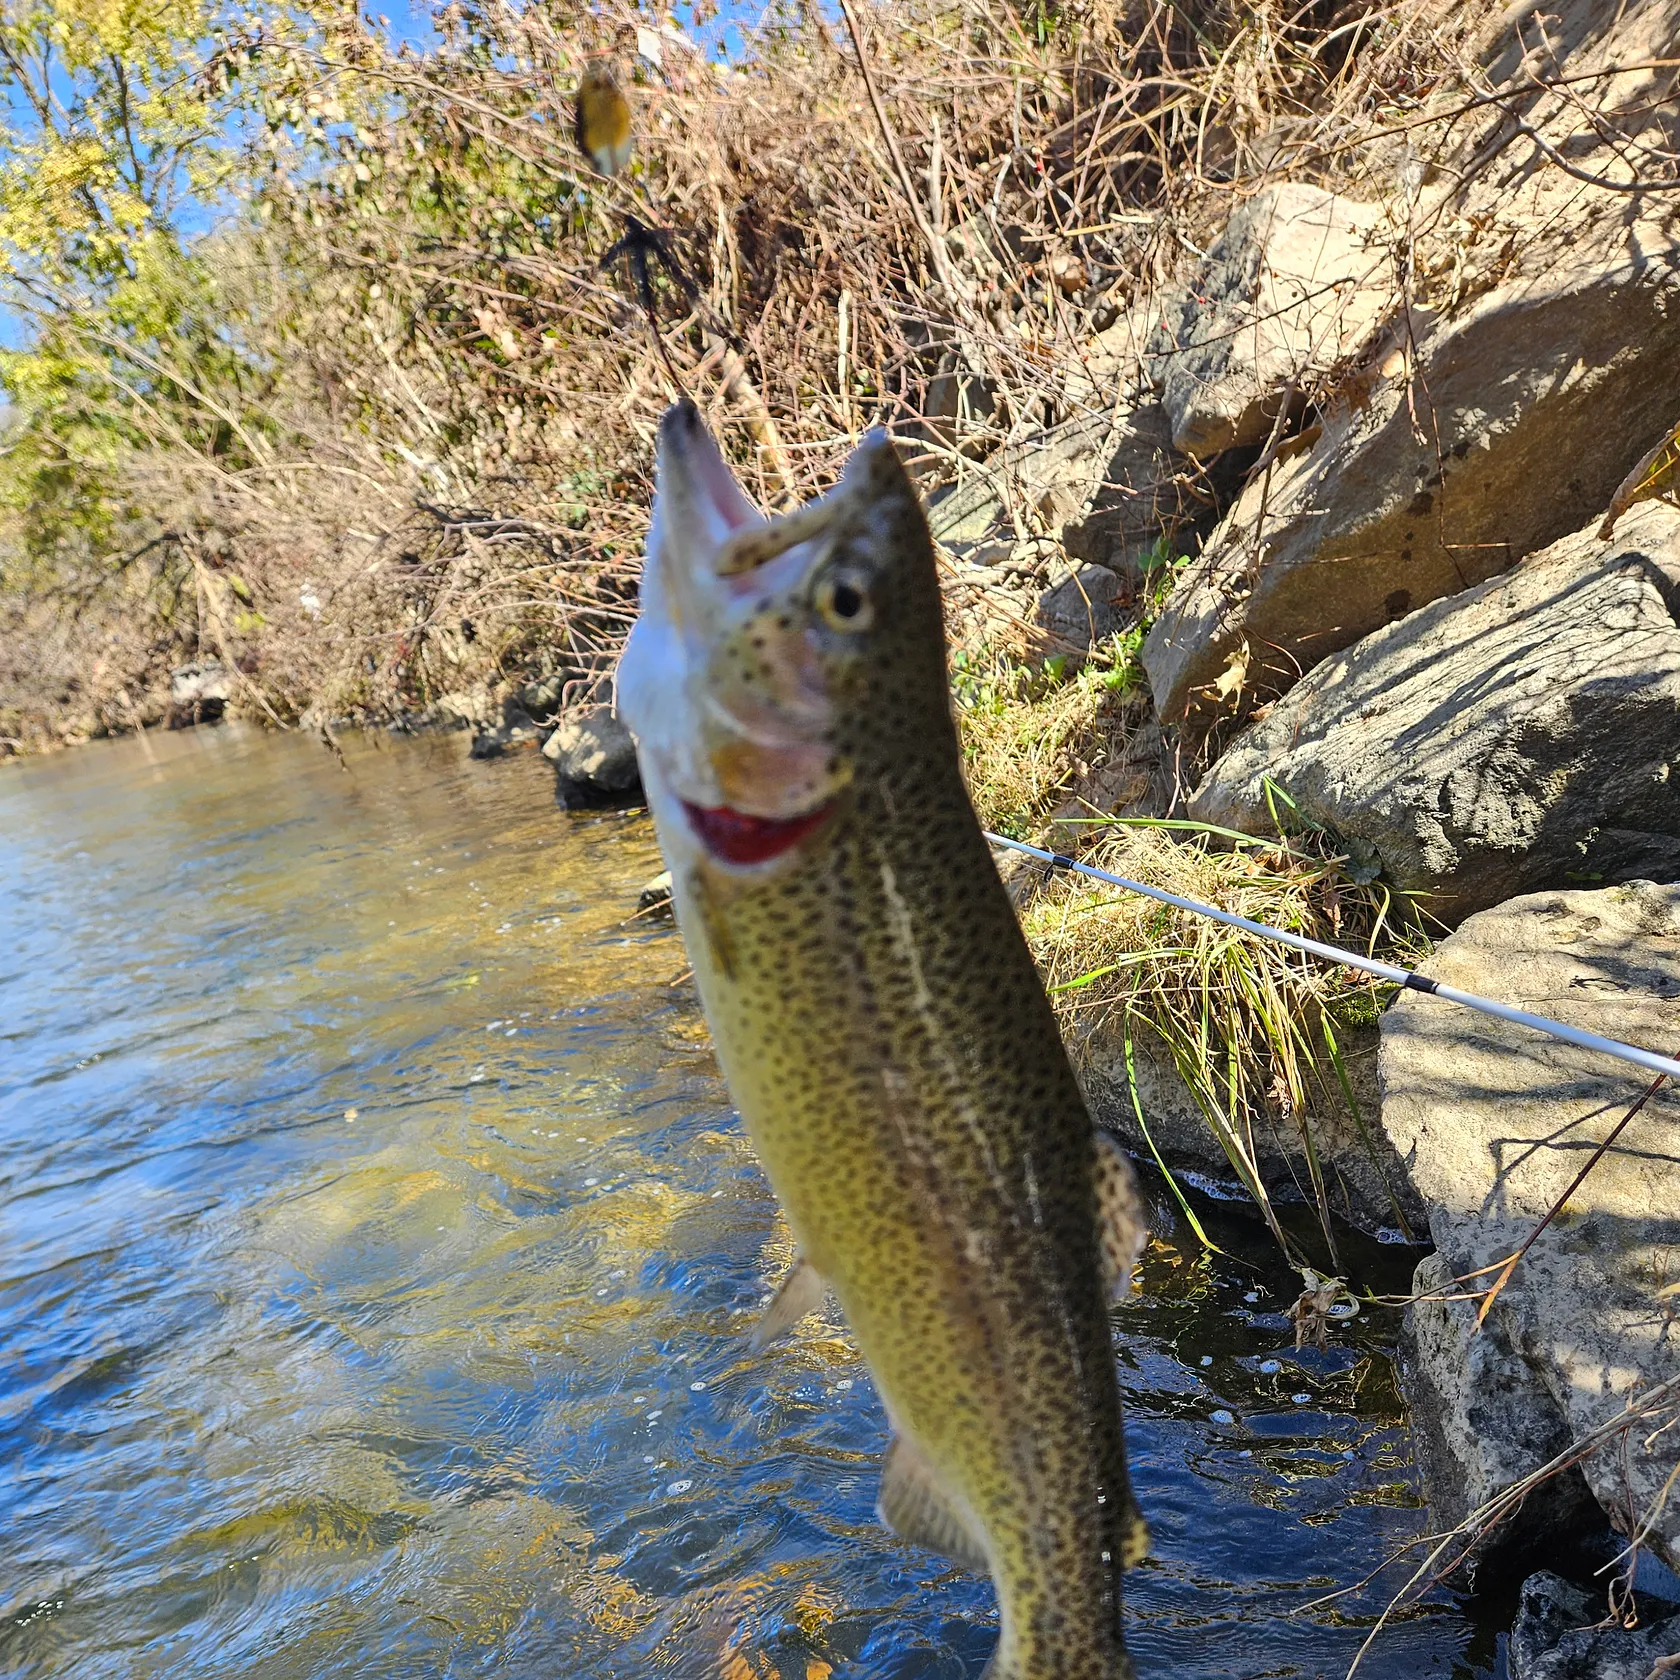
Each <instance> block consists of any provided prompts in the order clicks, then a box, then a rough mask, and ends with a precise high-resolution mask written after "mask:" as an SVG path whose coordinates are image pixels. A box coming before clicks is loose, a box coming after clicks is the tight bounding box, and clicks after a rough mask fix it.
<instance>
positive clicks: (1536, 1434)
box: [1379, 882, 1680, 1568]
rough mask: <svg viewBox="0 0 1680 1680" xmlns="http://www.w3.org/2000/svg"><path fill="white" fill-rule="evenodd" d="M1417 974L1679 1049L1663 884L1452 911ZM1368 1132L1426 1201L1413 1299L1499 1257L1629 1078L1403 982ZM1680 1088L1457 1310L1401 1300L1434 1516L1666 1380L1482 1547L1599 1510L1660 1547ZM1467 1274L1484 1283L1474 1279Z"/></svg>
mask: <svg viewBox="0 0 1680 1680" xmlns="http://www.w3.org/2000/svg"><path fill="white" fill-rule="evenodd" d="M1430 972H1431V973H1432V974H1434V975H1435V976H1436V977H1437V978H1439V979H1442V980H1445V981H1447V982H1449V983H1451V984H1453V985H1457V986H1461V987H1464V988H1466V989H1468V990H1472V991H1478V992H1481V993H1483V994H1485V995H1490V996H1494V997H1497V998H1499V999H1501V1000H1503V1001H1505V1002H1510V1003H1515V1004H1517V1005H1519V1006H1523V1007H1527V1008H1531V1009H1534V1010H1536V1011H1537V1012H1539V1013H1543V1014H1547V1015H1551V1016H1553V1017H1555V1018H1557V1019H1560V1020H1563V1021H1566V1022H1569V1023H1570V1024H1572V1025H1575V1026H1579V1027H1584V1028H1587V1029H1589V1030H1591V1031H1594V1032H1599V1033H1603V1034H1605V1035H1607V1036H1611V1037H1616V1038H1621V1039H1626V1040H1630V1041H1632V1042H1635V1043H1641V1044H1645V1045H1649V1046H1652V1047H1655V1048H1672V1047H1673V1046H1675V1045H1676V1044H1680V886H1667V887H1659V886H1654V885H1652V884H1651V883H1649V882H1635V883H1632V884H1630V885H1627V886H1623V887H1612V888H1609V889H1606V890H1603V891H1598V892H1559V893H1538V894H1534V895H1531V896H1529V897H1526V898H1520V899H1513V900H1511V901H1510V902H1508V903H1506V904H1502V905H1500V906H1499V907H1498V908H1497V909H1493V910H1488V911H1484V912H1483V913H1482V914H1480V915H1478V916H1474V917H1472V918H1471V919H1470V920H1469V921H1467V922H1466V923H1465V924H1464V926H1463V927H1462V928H1461V929H1460V930H1459V931H1458V932H1457V933H1456V934H1454V935H1453V936H1452V937H1451V938H1450V939H1448V940H1446V941H1445V942H1444V943H1443V944H1442V945H1441V946H1440V947H1439V949H1438V950H1437V951H1436V953H1435V955H1434V958H1433V959H1432V961H1431V963H1430ZM1379 1077H1380V1081H1381V1085H1382V1125H1383V1130H1384V1132H1385V1134H1386V1135H1387V1138H1388V1141H1389V1142H1390V1144H1391V1145H1392V1146H1393V1148H1394V1150H1395V1152H1396V1154H1397V1155H1398V1156H1399V1157H1400V1159H1401V1160H1402V1161H1403V1162H1404V1163H1405V1166H1406V1170H1407V1172H1408V1174H1409V1176H1410V1178H1411V1182H1412V1185H1413V1187H1414V1189H1415V1190H1416V1191H1417V1193H1418V1194H1419V1195H1420V1196H1421V1197H1422V1199H1423V1201H1424V1202H1425V1203H1426V1204H1427V1206H1428V1209H1429V1225H1430V1231H1431V1234H1432V1236H1433V1237H1434V1240H1435V1244H1436V1248H1437V1253H1436V1254H1435V1255H1434V1256H1432V1257H1431V1258H1430V1259H1429V1260H1426V1261H1425V1262H1423V1264H1422V1265H1420V1266H1419V1268H1418V1272H1417V1277H1416V1281H1415V1288H1416V1289H1417V1290H1418V1291H1419V1292H1424V1291H1430V1292H1441V1293H1454V1294H1461V1293H1463V1292H1464V1291H1463V1289H1462V1287H1461V1288H1457V1289H1447V1288H1446V1285H1447V1282H1448V1280H1449V1279H1451V1278H1454V1277H1460V1278H1462V1277H1464V1276H1466V1275H1467V1274H1468V1273H1470V1272H1472V1271H1475V1270H1477V1269H1478V1268H1481V1267H1485V1266H1489V1265H1492V1264H1494V1263H1496V1262H1499V1261H1502V1260H1503V1259H1505V1258H1506V1257H1507V1256H1509V1255H1510V1254H1512V1253H1514V1252H1515V1251H1516V1250H1517V1249H1518V1248H1519V1247H1521V1245H1522V1244H1523V1242H1524V1241H1525V1240H1526V1239H1527V1238H1528V1236H1529V1235H1530V1233H1531V1232H1532V1231H1533V1230H1534V1228H1535V1227H1536V1225H1538V1224H1539V1222H1540V1221H1541V1219H1542V1218H1544V1216H1545V1215H1546V1213H1547V1212H1548V1211H1549V1210H1550V1209H1551V1208H1552V1206H1553V1205H1554V1203H1556V1202H1557V1201H1558V1200H1559V1198H1560V1197H1562V1195H1563V1193H1564V1191H1565V1190H1566V1189H1567V1188H1568V1186H1569V1184H1570V1183H1571V1181H1572V1180H1573V1179H1574V1178H1575V1176H1576V1175H1577V1174H1578V1173H1579V1172H1580V1170H1581V1168H1582V1167H1583V1166H1584V1165H1585V1164H1586V1161H1587V1159H1588V1157H1589V1156H1590V1155H1591V1153H1592V1151H1593V1150H1594V1148H1595V1147H1596V1146H1597V1144H1598V1143H1599V1142H1600V1141H1602V1140H1603V1139H1604V1138H1605V1137H1606V1136H1607V1134H1608V1133H1609V1131H1610V1129H1611V1128H1612V1127H1613V1126H1614V1125H1615V1124H1616V1123H1617V1122H1618V1121H1619V1120H1620V1119H1621V1118H1622V1116H1623V1115H1624V1114H1625V1113H1626V1111H1627V1109H1628V1108H1629V1107H1630V1106H1631V1105H1632V1103H1633V1102H1634V1100H1635V1099H1636V1098H1637V1097H1638V1096H1639V1094H1640V1093H1641V1091H1642V1090H1643V1089H1644V1088H1645V1084H1646V1081H1645V1080H1644V1079H1643V1078H1642V1077H1641V1076H1640V1075H1639V1073H1638V1072H1637V1070H1634V1069H1623V1068H1621V1067H1620V1066H1619V1065H1618V1064H1617V1063H1615V1062H1613V1061H1610V1060H1608V1059H1607V1058H1604V1057H1601V1056H1598V1055H1592V1054H1589V1053H1587V1052H1585V1051H1578V1050H1574V1049H1571V1048H1569V1047H1568V1046H1565V1045H1562V1044H1558V1043H1555V1042H1553V1041H1551V1040H1548V1039H1545V1038H1542V1037H1540V1036H1539V1035H1536V1034H1534V1033H1531V1032H1528V1031H1526V1030H1524V1029H1521V1028H1517V1027H1514V1026H1505V1025H1503V1024H1501V1023H1498V1022H1494V1021H1491V1020H1487V1019H1485V1018H1483V1017H1480V1016H1476V1015H1472V1014H1470V1013H1469V1012H1468V1011H1465V1010H1462V1009H1457V1008H1454V1007H1452V1006H1450V1005H1447V1004H1443V1003H1441V1002H1440V1001H1438V1000H1436V999H1432V998H1429V997H1426V996H1420V995H1417V994H1415V993H1409V992H1408V993H1403V994H1402V995H1401V996H1400V998H1399V999H1398V1000H1397V1001H1396V1002H1395V1003H1394V1005H1393V1006H1392V1007H1391V1008H1390V1009H1389V1010H1388V1011H1387V1013H1386V1014H1385V1015H1384V1016H1383V1018H1382V1046H1381V1051H1380V1055H1379ZM1677 1279H1680V1093H1676V1092H1674V1091H1672V1090H1670V1089H1667V1088H1664V1089H1663V1090H1661V1091H1659V1092H1658V1093H1657V1094H1656V1095H1655V1096H1653V1097H1652V1098H1651V1099H1650V1100H1649V1101H1648V1102H1647V1104H1646V1106H1645V1108H1644V1110H1643V1111H1642V1112H1641V1113H1640V1114H1639V1115H1638V1116H1637V1117H1636V1118H1635V1119H1634V1120H1633V1121H1632V1122H1631V1123H1630V1124H1629V1125H1628V1127H1627V1129H1626V1130H1625V1131H1624V1132H1623V1133H1622V1134H1621V1136H1620V1138H1619V1139H1618V1141H1617V1143H1616V1144H1615V1146H1614V1147H1613V1148H1612V1149H1611V1150H1610V1151H1609V1152H1608V1153H1607V1154H1605V1155H1604V1156H1603V1157H1602V1159H1601V1160H1600V1161H1599V1163H1598V1164H1597V1165H1596V1166H1595V1167H1594V1169H1593V1171H1592V1172H1591V1174H1590V1175H1589V1176H1588V1177H1587V1179H1586V1180H1585V1182H1584V1184H1583V1185H1582V1186H1581V1188H1580V1189H1579V1190H1577V1191H1575V1192H1574V1193H1573V1194H1572V1195H1571V1196H1570V1198H1569V1201H1568V1204H1567V1208H1566V1210H1565V1212H1564V1213H1563V1214H1562V1215H1561V1216H1560V1217H1559V1218H1557V1219H1555V1220H1554V1221H1553V1223H1552V1224H1551V1225H1550V1226H1549V1227H1548V1228H1547V1229H1546V1230H1545V1231H1544V1232H1543V1233H1542V1234H1541V1236H1540V1237H1539V1238H1538V1240H1537V1241H1536V1242H1535V1243H1534V1245H1533V1247H1532V1248H1531V1249H1530V1250H1529V1251H1528V1254H1527V1256H1526V1258H1525V1259H1524V1260H1523V1262H1522V1264H1521V1265H1520V1266H1519V1267H1518V1268H1517V1269H1516V1271H1515V1272H1514V1274H1513V1275H1512V1277H1511V1279H1510V1281H1509V1283H1508V1284H1507V1285H1506V1287H1505V1288H1504V1290H1503V1291H1502V1292H1501V1293H1500V1295H1499V1296H1498V1298H1497V1299H1496V1300H1495V1301H1494V1303H1493V1306H1492V1308H1491V1310H1490V1312H1489V1314H1488V1318H1487V1322H1486V1325H1485V1327H1484V1328H1483V1329H1482V1330H1481V1331H1480V1332H1478V1331H1477V1329H1476V1321H1475V1320H1476V1305H1475V1304H1474V1303H1470V1302H1466V1301H1462V1300H1460V1301H1439V1300H1437V1301H1429V1302H1424V1303H1420V1304H1418V1305H1416V1306H1414V1307H1412V1308H1411V1309H1409V1311H1408V1333H1409V1342H1410V1357H1409V1360H1408V1366H1407V1371H1406V1381H1407V1389H1408V1395H1409V1397H1410V1399H1411V1401H1412V1404H1413V1407H1414V1411H1415V1422H1416V1427H1417V1435H1418V1441H1419V1445H1420V1449H1421V1452H1422V1457H1423V1462H1424V1469H1425V1476H1426V1480H1427V1483H1428V1487H1429V1493H1430V1500H1431V1504H1432V1507H1433V1510H1434V1515H1435V1517H1436V1519H1437V1521H1438V1523H1439V1524H1440V1525H1441V1526H1446V1525H1448V1524H1451V1523H1453V1522H1456V1521H1458V1520H1460V1519H1461V1518H1463V1517H1464V1516H1465V1515H1466V1514H1467V1513H1468V1512H1469V1511H1471V1510H1474V1509H1476V1508H1477V1507H1479V1506H1480V1505H1482V1504H1484V1503H1485V1502H1486V1501H1487V1500H1489V1499H1490V1498H1492V1497H1494V1496H1495V1495H1497V1494H1499V1493H1501V1492H1503V1491H1504V1490H1505V1489H1507V1488H1509V1487H1511V1486H1512V1485H1513V1484H1514V1483H1516V1482H1517V1481H1519V1480H1520V1479H1521V1478H1522V1477H1523V1476H1525V1475H1528V1474H1530V1473H1532V1472H1533V1471H1535V1470H1538V1469H1539V1468H1540V1467H1541V1466H1542V1465H1543V1464H1545V1463H1546V1462H1547V1461H1548V1460H1549V1459H1551V1458H1553V1457H1555V1456H1556V1455H1557V1454H1558V1453H1560V1452H1562V1451H1564V1450H1565V1449H1566V1448H1569V1447H1571V1446H1572V1445H1574V1444H1576V1443H1580V1442H1582V1441H1583V1440H1584V1439H1585V1438H1586V1437H1588V1436H1589V1435H1592V1434H1593V1433H1594V1432H1595V1431H1599V1430H1601V1429H1603V1428H1604V1427H1605V1426H1607V1425H1612V1424H1613V1423H1614V1422H1615V1420H1616V1419H1618V1418H1620V1417H1622V1416H1624V1415H1625V1409H1626V1407H1627V1405H1628V1403H1629V1401H1630V1399H1634V1398H1636V1397H1638V1396H1640V1395H1642V1394H1646V1393H1648V1392H1650V1391H1651V1390H1653V1389H1655V1388H1656V1387H1657V1385H1659V1384H1662V1383H1665V1382H1672V1383H1674V1384H1675V1385H1676V1386H1675V1389H1674V1391H1673V1392H1672V1393H1671V1394H1670V1396H1669V1409H1668V1410H1667V1411H1665V1412H1663V1413H1660V1414H1659V1415H1656V1416H1654V1417H1651V1418H1647V1419H1645V1420H1643V1421H1642V1422H1638V1423H1635V1424H1633V1426H1632V1427H1631V1428H1629V1429H1628V1430H1627V1431H1626V1432H1625V1434H1622V1433H1617V1434H1613V1435H1610V1436H1609V1437H1607V1438H1606V1439H1605V1441H1604V1444H1603V1445H1601V1446H1600V1447H1598V1448H1597V1449H1596V1450H1594V1451H1593V1452H1592V1453H1591V1454H1590V1455H1589V1456H1588V1457H1587V1458H1586V1459H1585V1461H1584V1462H1583V1464H1582V1466H1581V1469H1580V1470H1579V1471H1571V1472H1569V1473H1566V1474H1564V1475H1561V1476H1558V1477H1556V1478H1554V1479H1552V1480H1550V1481H1547V1482H1545V1483H1543V1484H1542V1485H1541V1486H1539V1487H1538V1488H1536V1489H1535V1490H1534V1491H1532V1492H1531V1493H1529V1495H1528V1497H1527V1501H1526V1503H1525V1504H1524V1506H1523V1509H1522V1514H1521V1516H1520V1518H1518V1519H1517V1520H1516V1522H1515V1523H1514V1524H1508V1525H1507V1526H1506V1528H1505V1529H1504V1530H1503V1531H1500V1532H1497V1533H1496V1534H1495V1535H1494V1536H1492V1537H1491V1539H1490V1541H1489V1549H1490V1550H1495V1551H1497V1550H1499V1549H1501V1548H1503V1547H1506V1546H1511V1547H1515V1548H1517V1549H1521V1550H1531V1549H1532V1548H1535V1547H1544V1546H1556V1545H1560V1544H1562V1543H1563V1542H1564V1541H1565V1540H1566V1539H1567V1538H1568V1537H1570V1536H1571V1535H1575V1534H1578V1533H1579V1532H1580V1531H1581V1529H1582V1528H1583V1526H1586V1527H1593V1526H1596V1525H1597V1524H1598V1523H1600V1522H1602V1520H1603V1517H1602V1516H1600V1515H1599V1514H1598V1513H1596V1512H1594V1511H1593V1510H1592V1508H1591V1504H1590V1503H1589V1495H1590V1500H1591V1501H1592V1502H1596V1505H1597V1506H1598V1507H1599V1508H1600V1510H1601V1511H1602V1513H1603V1514H1604V1515H1607V1516H1608V1517H1609V1519H1610V1521H1611V1522H1612V1523H1613V1524H1614V1525H1615V1526H1617V1527H1618V1528H1620V1529H1621V1530H1622V1531H1623V1532H1628V1531H1629V1528H1630V1525H1635V1524H1640V1523H1642V1522H1643V1521H1645V1520H1649V1521H1650V1523H1651V1527H1650V1531H1649V1533H1648V1534H1647V1535H1646V1537H1645V1540H1644V1544H1645V1545H1646V1547H1647V1548H1648V1549H1650V1550H1652V1551H1654V1552H1655V1553H1656V1554H1657V1555H1658V1556H1659V1557H1660V1558H1662V1560H1663V1561H1664V1562H1665V1563H1667V1564H1668V1565H1669V1567H1671V1568H1672V1567H1674V1566H1675V1564H1676V1563H1677V1562H1680V1505H1677V1504H1676V1502H1675V1501H1674V1500H1673V1499H1672V1498H1670V1499H1669V1500H1668V1501H1667V1502H1666V1504H1664V1502H1663V1500H1662V1498H1661V1495H1662V1491H1663V1489H1664V1486H1665V1483H1666V1482H1667V1480H1668V1478H1669V1477H1670V1475H1671V1474H1672V1473H1673V1472H1674V1470H1675V1467H1676V1466H1677V1465H1680V1422H1676V1423H1674V1424H1672V1425H1671V1426H1670V1427H1669V1428H1668V1429H1667V1430H1666V1431H1662V1430H1661V1429H1660V1426H1661V1424H1662V1423H1663V1422H1664V1421H1665V1420H1666V1419H1668V1418H1671V1417H1674V1418H1680V1323H1677V1298H1676V1297H1675V1296H1674V1295H1673V1294H1667V1295H1665V1294H1664V1293H1663V1291H1664V1290H1665V1289H1666V1288H1667V1286H1668V1285H1669V1284H1671V1283H1673V1282H1675V1281H1676V1280H1677ZM1470 1287H1472V1288H1478V1287H1485V1283H1483V1282H1478V1283H1475V1284H1472V1285H1471V1286H1470Z"/></svg>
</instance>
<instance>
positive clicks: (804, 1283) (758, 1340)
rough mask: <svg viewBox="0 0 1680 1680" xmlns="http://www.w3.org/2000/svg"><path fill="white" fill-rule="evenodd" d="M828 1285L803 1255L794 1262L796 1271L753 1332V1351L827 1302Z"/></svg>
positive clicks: (783, 1281) (766, 1309)
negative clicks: (825, 1299)
mask: <svg viewBox="0 0 1680 1680" xmlns="http://www.w3.org/2000/svg"><path fill="white" fill-rule="evenodd" d="M827 1294H828V1285H827V1284H826V1283H824V1282H823V1280H822V1278H821V1277H820V1276H819V1275H818V1273H817V1268H816V1267H815V1266H813V1265H812V1264H811V1262H810V1261H809V1260H807V1259H806V1258H805V1256H804V1255H803V1254H802V1255H800V1257H799V1258H798V1259H797V1260H795V1261H794V1263H793V1270H792V1271H791V1272H789V1273H788V1274H787V1276H786V1277H784V1278H783V1279H782V1281H781V1285H780V1287H779V1288H778V1289H777V1290H776V1293H775V1295H774V1296H773V1297H772V1298H771V1301H770V1305H769V1306H767V1307H766V1308H765V1309H764V1317H763V1318H761V1319H760V1320H759V1321H758V1328H757V1329H756V1330H754V1331H753V1335H752V1347H753V1352H755V1353H756V1352H758V1350H759V1349H760V1348H762V1347H766V1346H768V1344H769V1343H771V1342H773V1341H775V1339H776V1338H777V1337H778V1336H780V1335H781V1334H782V1333H783V1332H784V1331H788V1330H791V1329H792V1328H793V1327H794V1325H796V1324H797V1323H798V1322H799V1321H800V1319H802V1318H804V1317H805V1315H806V1314H807V1313H814V1312H815V1311H816V1310H817V1308H818V1307H820V1306H821V1305H822V1304H823V1300H824V1298H825V1297H826V1296H827Z"/></svg>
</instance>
